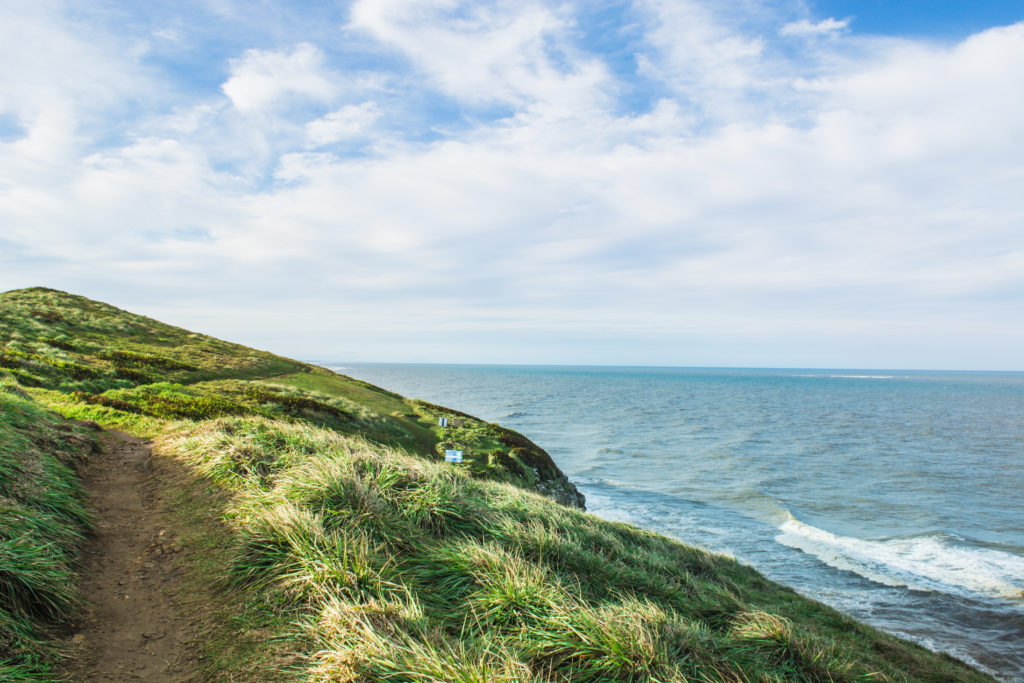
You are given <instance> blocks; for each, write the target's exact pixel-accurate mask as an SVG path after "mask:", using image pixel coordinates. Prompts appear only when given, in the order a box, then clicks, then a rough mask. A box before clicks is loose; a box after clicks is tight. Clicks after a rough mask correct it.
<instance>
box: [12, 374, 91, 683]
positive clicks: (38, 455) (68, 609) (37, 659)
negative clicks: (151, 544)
mask: <svg viewBox="0 0 1024 683" xmlns="http://www.w3.org/2000/svg"><path fill="white" fill-rule="evenodd" d="M93 443H94V440H93V436H92V434H91V433H90V432H89V431H88V430H86V429H85V428H81V427H77V426H75V425H72V424H69V423H67V422H65V421H64V420H63V419H61V418H60V417H59V416H58V415H56V414H53V413H51V412H49V411H47V410H44V409H42V408H41V407H40V406H39V405H37V404H36V403H35V402H34V401H32V400H31V399H30V398H28V396H27V395H26V394H25V393H24V391H22V390H21V389H20V388H18V387H17V386H16V385H14V384H12V383H10V381H9V380H7V381H0V681H8V680H12V681H14V680H34V679H37V678H38V679H45V678H47V677H48V676H49V675H50V674H51V673H52V670H53V663H54V662H53V659H54V654H55V653H54V650H53V648H52V647H51V645H50V638H51V637H52V635H53V633H54V629H55V628H56V627H57V626H58V624H59V623H60V622H61V621H62V620H66V619H68V618H70V617H73V616H74V615H75V614H77V612H78V610H79V607H80V598H79V596H78V594H77V593H76V591H75V580H74V579H75V577H74V572H75V569H76V568H77V564H78V548H79V543H80V542H81V540H82V538H83V534H84V533H85V532H86V531H87V530H88V528H89V515H88V513H87V512H86V510H85V507H84V506H83V503H82V499H83V491H82V488H81V485H80V483H79V479H78V476H77V474H76V467H77V466H78V465H79V464H80V463H81V462H82V461H83V460H84V458H86V457H87V456H88V454H89V453H90V452H91V450H92V447H93Z"/></svg>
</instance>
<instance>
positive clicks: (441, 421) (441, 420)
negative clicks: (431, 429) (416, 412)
mask: <svg viewBox="0 0 1024 683" xmlns="http://www.w3.org/2000/svg"><path fill="white" fill-rule="evenodd" d="M437 424H438V426H440V427H447V426H448V418H447V417H439V418H437Z"/></svg>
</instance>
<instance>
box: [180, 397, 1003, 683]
mask: <svg viewBox="0 0 1024 683" xmlns="http://www.w3.org/2000/svg"><path fill="white" fill-rule="evenodd" d="M163 448H164V452H167V453H170V454H172V455H175V456H176V457H179V458H182V459H184V460H186V461H188V462H190V463H193V464H194V465H195V466H196V467H197V468H199V470H200V471H201V472H203V473H205V475H206V476H208V477H210V479H211V480H213V481H214V482H216V483H217V484H218V485H219V486H221V487H223V489H224V490H226V491H228V492H230V494H231V502H230V505H229V508H228V511H227V517H228V518H229V519H231V520H232V524H233V526H234V529H235V540H234V550H233V557H232V561H231V563H230V565H229V567H228V568H227V571H228V575H229V580H230V583H231V585H232V586H233V588H234V590H236V591H237V592H238V594H239V595H247V596H252V595H260V594H263V593H265V592H267V591H273V592H274V594H275V595H277V596H279V597H280V596H285V598H286V601H285V602H284V603H283V604H281V605H280V606H279V607H280V609H281V610H283V611H286V612H288V613H291V614H294V615H296V616H297V619H298V620H299V621H300V622H301V625H302V628H303V629H304V634H303V636H304V637H303V638H300V639H298V640H296V643H309V644H310V647H308V649H307V650H306V651H305V652H304V654H305V660H304V662H303V665H302V667H301V668H300V670H299V671H297V672H296V674H295V675H296V677H297V678H299V679H306V680H314V681H339V680H340V681H347V680H353V681H357V680H358V681H389V680H396V681H397V680H400V681H438V682H440V681H453V680H458V681H500V680H507V681H594V682H597V681H683V680H695V681H757V680H764V681H867V680H874V681H940V680H946V681H960V680H963V681H971V680H977V681H981V680H989V679H987V678H986V677H984V676H982V675H980V674H978V673H976V672H974V671H972V670H971V669H969V668H968V667H966V666H965V665H963V664H960V663H958V662H955V661H953V660H951V659H950V658H947V657H943V656H940V655H935V654H933V653H930V652H928V651H926V650H924V649H923V648H920V647H918V646H916V645H913V644H910V643H907V642H905V641H901V640H899V639H897V638H894V637H891V636H888V635H885V634H883V633H881V632H879V631H876V630H874V629H871V628H868V627H866V626H864V625H861V624H859V623H857V622H855V621H853V620H852V619H850V618H848V617H845V616H843V615H841V614H839V613H838V612H836V611H834V610H832V609H830V608H828V607H825V606H824V605H821V604H819V603H816V602H814V601H811V600H808V599H806V598H802V597H801V596H799V595H797V594H796V593H794V592H793V591H791V590H788V589H786V588H783V587H781V586H779V585H777V584H774V583H771V582H769V581H767V580H766V579H764V578H763V577H762V576H761V575H760V574H758V573H757V572H755V571H754V570H752V569H750V568H748V567H745V566H742V565H740V564H739V563H737V562H736V561H734V560H732V559H730V558H727V557H724V556H720V555H713V554H710V553H707V552H705V551H703V550H700V549H698V548H693V547H690V546H686V545H684V544H681V543H678V542H675V541H673V540H671V539H668V538H665V537H663V536H659V535H656V534H653V533H649V532H645V531H642V530H639V529H636V528H634V527H631V526H628V525H623V524H616V523H612V522H606V521H603V520H600V519H598V518H596V517H594V516H592V515H588V514H586V513H583V512H580V511H579V510H575V509H571V508H567V507H564V506H560V505H557V504H554V503H552V502H551V501H549V500H547V499H546V498H543V497H540V496H538V495H536V494H533V493H530V492H528V491H524V490H523V489H521V488H518V487H515V486H511V485H509V484H506V483H501V482H495V481H489V480H480V479H475V478H472V477H470V476H468V475H467V474H466V473H464V472H463V471H461V470H459V469H456V468H452V467H450V466H446V465H445V464H443V463H431V462H425V461H424V460H422V459H419V458H414V457H410V456H409V455H407V454H405V453H403V452H401V451H395V450H390V449H387V448H384V447H382V446H380V445H379V444H375V443H371V442H368V441H366V440H363V439H359V438H356V437H351V436H344V435H341V434H338V433H337V432H334V431H331V430H325V429H320V428H316V427H313V426H310V425H305V424H296V423H282V422H280V421H274V420H269V419H267V418H261V417H246V418H238V417H230V418H222V419H219V420H215V421H208V422H203V423H199V424H196V425H194V426H193V427H192V428H190V429H188V430H186V431H184V432H182V433H180V434H179V435H177V436H174V437H172V438H170V439H169V440H168V441H166V442H165V443H164V446H163Z"/></svg>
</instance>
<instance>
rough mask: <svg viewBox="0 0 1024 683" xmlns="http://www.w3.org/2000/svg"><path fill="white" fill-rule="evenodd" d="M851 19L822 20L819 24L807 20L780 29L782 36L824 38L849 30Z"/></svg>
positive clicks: (790, 23) (791, 23) (792, 22)
mask: <svg viewBox="0 0 1024 683" xmlns="http://www.w3.org/2000/svg"><path fill="white" fill-rule="evenodd" d="M849 26H850V20H849V19H842V20H840V19H833V18H832V17H829V18H828V19H822V20H821V21H819V22H816V23H815V22H812V21H808V20H807V19H801V20H800V21H791V22H789V23H788V24H785V25H784V26H783V27H782V28H781V29H779V35H780V36H824V35H831V34H834V33H837V32H839V31H843V30H844V29H846V28H849Z"/></svg>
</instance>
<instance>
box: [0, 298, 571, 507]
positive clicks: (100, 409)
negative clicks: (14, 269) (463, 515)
mask: <svg viewBox="0 0 1024 683" xmlns="http://www.w3.org/2000/svg"><path fill="white" fill-rule="evenodd" d="M0 377H7V378H8V381H11V382H16V383H17V384H19V385H21V386H22V387H25V388H26V389H29V390H31V391H33V393H34V395H35V396H36V397H37V398H38V399H39V400H41V401H44V402H46V403H47V404H48V405H51V406H53V407H55V408H58V409H59V410H60V411H61V412H63V413H64V414H65V415H67V416H69V417H75V418H81V419H92V420H96V421H98V422H101V423H103V424H106V425H110V426H116V427H118V428H121V429H125V430H126V431H129V432H132V433H135V434H139V435H153V434H156V433H160V432H162V431H164V430H165V429H167V428H168V425H170V424H177V423H188V422H194V421H200V420H205V419H211V418H216V417H221V416H226V415H236V416H243V415H254V416H263V417H269V418H275V419H281V420H288V421H294V422H301V423H308V424H315V425H318V426H322V427H327V428H330V429H333V430H337V431H339V432H342V433H346V434H356V435H359V436H362V437H364V438H367V439H370V440H373V441H375V442H378V443H380V444H382V445H386V446H394V447H399V448H402V449H405V450H407V451H409V452H410V453H414V454H417V455H419V456H421V457H426V458H430V459H438V458H441V457H442V456H443V450H444V447H445V445H448V446H449V447H457V448H462V449H464V450H465V452H466V461H465V462H466V467H467V468H468V469H470V470H471V471H472V472H473V473H474V474H475V475H476V476H479V477H485V478H492V479H498V480H502V481H509V482H512V483H515V484H519V485H523V486H528V487H531V488H534V489H535V490H538V491H542V492H544V493H545V494H546V495H549V496H551V497H553V498H555V499H557V500H561V501H562V502H565V503H568V504H580V505H582V497H579V496H578V494H577V493H576V490H575V487H573V486H572V485H571V484H570V483H569V482H568V481H567V480H566V479H565V477H564V476H563V475H562V473H561V471H560V470H559V469H558V467H557V466H556V465H555V464H554V462H553V461H552V460H551V457H550V456H549V455H548V454H547V453H545V452H544V451H543V450H542V449H540V448H539V447H538V446H536V444H533V443H532V442H528V441H527V440H526V439H525V438H524V437H522V436H521V435H519V434H516V433H515V432H511V431H508V430H502V429H501V428H500V427H498V426H497V425H489V424H488V423H485V422H483V421H480V420H477V419H476V418H471V417H470V418H469V420H468V421H469V422H470V423H471V424H470V425H467V428H465V429H462V430H461V431H459V432H458V433H455V432H453V430H443V429H441V428H440V427H439V426H438V418H439V417H441V416H444V415H449V414H450V415H455V414H456V411H450V410H448V409H446V408H443V407H442V406H432V405H430V404H425V403H422V402H420V401H414V400H410V399H407V398H405V397H403V396H399V395H398V394H395V393H392V392H389V391H386V390H384V389H381V388H379V387H375V386H373V385H371V384H368V383H366V382H362V381H359V380H355V379H353V378H351V377H346V376H344V375H339V374H337V373H334V372H331V371H330V370H326V369H324V368H321V367H318V366H314V365H309V364H307V363H302V362H300V361H296V360H292V359H289V358H283V357H281V356H276V355H274V354H272V353H268V352H266V351H258V350H256V349H251V348H248V347H245V346H241V345H239V344H232V343H229V342H225V341H222V340H219V339H215V338H213V337H209V336H206V335H202V334H197V333H194V332H190V331H188V330H184V329H182V328H179V327H173V326H171V325H167V324H165V323H161V322H159V321H156V320H153V319H151V318H146V317H144V316H140V315H135V314H132V313H129V312H127V311H123V310H121V309H118V308H115V307H113V306H110V305H108V304H104V303H100V302H97V301H92V300H90V299H86V298H84V297H80V296H75V295H72V294H67V293H65V292H59V291H56V290H50V289H44V288H32V289H23V290H15V291H11V292H5V293H2V294H0ZM467 417H468V416H467ZM485 432H486V434H487V436H486V437H484V436H482V435H483V434H484V433H485Z"/></svg>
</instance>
